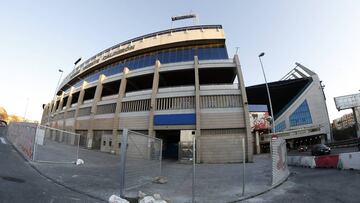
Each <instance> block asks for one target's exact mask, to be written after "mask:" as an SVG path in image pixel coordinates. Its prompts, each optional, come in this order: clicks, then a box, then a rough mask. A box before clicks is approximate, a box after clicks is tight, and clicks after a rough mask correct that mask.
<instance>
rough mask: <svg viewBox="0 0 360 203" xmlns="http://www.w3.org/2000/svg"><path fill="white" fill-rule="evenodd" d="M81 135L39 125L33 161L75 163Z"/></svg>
mask: <svg viewBox="0 0 360 203" xmlns="http://www.w3.org/2000/svg"><path fill="white" fill-rule="evenodd" d="M79 140H80V135H79V134H76V133H72V132H67V131H63V130H59V129H55V128H50V127H47V126H42V125H39V126H38V127H37V130H36V136H35V143H34V156H33V161H37V162H48V163H75V162H76V160H77V159H78V155H79Z"/></svg>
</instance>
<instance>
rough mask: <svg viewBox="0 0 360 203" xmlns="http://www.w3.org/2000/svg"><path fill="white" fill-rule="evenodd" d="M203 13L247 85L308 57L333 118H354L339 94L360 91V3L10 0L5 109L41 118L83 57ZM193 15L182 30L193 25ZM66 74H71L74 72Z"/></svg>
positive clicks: (1, 36)
mask: <svg viewBox="0 0 360 203" xmlns="http://www.w3.org/2000/svg"><path fill="white" fill-rule="evenodd" d="M190 11H193V12H195V13H197V14H198V15H199V19H200V24H222V25H223V27H224V29H225V35H226V38H227V41H226V44H227V48H228V52H229V55H230V56H232V55H233V54H234V53H235V47H240V48H239V52H238V53H239V56H240V60H241V64H242V68H243V74H244V79H245V84H246V85H254V84H258V83H263V78H262V75H261V68H260V64H259V61H258V58H257V56H258V54H259V53H260V52H265V53H266V55H265V56H264V58H263V62H264V67H265V69H266V73H267V77H268V80H269V81H275V80H279V79H280V78H281V77H282V76H283V75H285V74H286V73H287V72H288V71H289V70H290V69H292V68H294V67H295V62H299V63H301V64H303V65H305V66H306V67H308V68H310V69H312V70H314V71H315V72H316V73H318V75H319V76H320V79H321V80H323V81H324V84H325V85H326V87H325V94H326V96H327V99H328V100H327V104H328V108H329V114H330V118H331V120H332V119H334V118H336V117H338V116H340V115H342V114H344V113H345V112H348V111H344V112H338V111H337V110H336V108H335V104H334V101H333V97H335V96H340V95H344V94H352V93H357V92H358V91H359V90H360V80H359V76H360V64H359V56H358V55H359V53H360V1H355V0H353V1H351V0H337V1H335V0H317V1H314V0H297V1H295V0H294V1H286V0H283V1H267V0H262V1H261V0H252V1H240V0H238V1H209V0H207V1H200V0H198V1H190V0H179V1H169V0H167V1H165V0H163V1H156V0H153V1H145V0H144V1H135V0H132V1H120V0H118V1H110V0H107V1H100V0H98V1H95V0H87V1H85V0H83V1H81V0H77V1H70V0H62V1H55V0H47V1H36V0H34V1H15V0H14V1H2V2H1V7H0V25H1V28H0V70H1V84H2V89H1V96H0V106H4V107H5V108H6V109H7V111H8V113H10V114H18V115H20V116H23V115H24V113H25V107H26V103H27V99H28V100H29V105H28V110H27V114H26V115H27V116H26V117H27V118H29V119H37V120H40V118H41V113H42V109H41V105H42V104H43V103H46V102H48V101H50V99H51V98H52V97H53V95H54V91H55V86H56V83H57V80H58V78H59V73H58V72H57V70H58V69H59V68H62V69H63V70H64V71H65V75H66V74H67V73H69V72H70V71H71V70H72V68H73V62H74V61H75V60H76V59H77V58H79V57H80V56H82V57H83V58H85V59H87V58H89V57H91V56H93V55H94V54H96V53H98V52H100V51H102V50H103V49H106V48H108V47H110V46H112V45H114V44H116V43H119V42H122V41H125V40H127V39H130V38H133V37H136V36H139V35H143V34H147V33H150V32H155V31H159V30H163V29H168V28H170V26H171V21H170V17H171V16H173V15H179V14H185V13H189V12H190ZM191 24H192V21H184V22H177V23H175V26H185V25H191ZM65 75H64V76H65Z"/></svg>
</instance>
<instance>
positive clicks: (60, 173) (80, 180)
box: [33, 147, 271, 203]
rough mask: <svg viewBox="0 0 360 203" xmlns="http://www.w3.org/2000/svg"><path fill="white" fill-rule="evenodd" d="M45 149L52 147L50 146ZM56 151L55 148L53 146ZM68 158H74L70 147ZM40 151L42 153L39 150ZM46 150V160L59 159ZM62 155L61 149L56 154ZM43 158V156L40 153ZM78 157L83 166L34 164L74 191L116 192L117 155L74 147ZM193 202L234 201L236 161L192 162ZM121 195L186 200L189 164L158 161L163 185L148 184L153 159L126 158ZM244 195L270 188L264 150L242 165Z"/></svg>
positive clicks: (155, 166) (238, 185) (238, 187)
mask: <svg viewBox="0 0 360 203" xmlns="http://www.w3.org/2000/svg"><path fill="white" fill-rule="evenodd" d="M48 149H52V147H49V148H48ZM55 151H56V152H57V153H58V149H56V150H55ZM67 152H69V154H68V156H69V157H72V156H73V153H72V152H73V151H72V150H70V151H67ZM42 153H45V151H43V152H42ZM52 154H53V151H49V152H48V153H47V159H51V157H53V158H54V159H58V156H57V155H54V156H52ZM61 154H65V155H66V152H61ZM41 156H42V155H41ZM79 158H81V159H83V160H84V161H85V164H84V165H80V166H76V165H74V164H51V163H37V162H33V165H34V166H36V167H37V168H38V169H39V171H41V173H43V174H45V175H46V176H48V177H50V178H52V179H54V180H56V181H58V182H60V183H62V184H64V185H66V186H68V187H70V188H74V189H75V190H79V191H83V192H85V193H87V194H91V195H93V196H96V197H99V198H101V199H104V200H106V199H108V198H109V197H110V196H111V195H112V194H116V195H119V193H120V183H119V182H120V156H119V155H112V154H109V153H103V152H99V151H96V150H86V149H80V150H79ZM196 168H197V176H196V200H197V202H227V201H233V200H236V199H238V198H239V197H240V196H238V195H239V194H240V193H241V191H242V176H243V174H242V165H241V164H197V165H196ZM126 171H127V175H126V186H127V188H128V189H127V190H126V195H127V196H136V194H137V193H138V191H139V190H141V191H143V192H145V193H147V194H153V193H160V194H161V195H162V196H163V197H164V198H165V199H168V200H170V202H179V203H183V202H189V201H190V200H191V191H192V190H191V188H192V181H191V180H192V165H188V164H180V163H178V162H176V161H163V168H162V172H163V174H162V175H163V176H165V177H167V178H168V183H166V184H156V183H152V182H151V180H153V178H154V177H155V176H158V175H160V174H159V161H158V160H150V161H145V160H141V159H139V160H137V159H128V162H127V167H126ZM245 182H246V192H245V194H246V195H249V194H254V193H257V192H260V191H263V190H265V189H266V188H268V187H270V183H271V158H270V156H269V154H265V155H259V156H255V159H254V163H247V164H246V178H245Z"/></svg>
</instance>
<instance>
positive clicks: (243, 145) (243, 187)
mask: <svg viewBox="0 0 360 203" xmlns="http://www.w3.org/2000/svg"><path fill="white" fill-rule="evenodd" d="M241 144H242V151H243V178H242V179H243V183H242V185H243V186H242V196H244V195H245V139H244V138H242V140H241Z"/></svg>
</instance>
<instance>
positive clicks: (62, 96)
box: [57, 92, 65, 111]
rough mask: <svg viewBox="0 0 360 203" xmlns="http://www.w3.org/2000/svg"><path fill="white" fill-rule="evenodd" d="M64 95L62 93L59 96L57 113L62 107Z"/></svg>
mask: <svg viewBox="0 0 360 203" xmlns="http://www.w3.org/2000/svg"><path fill="white" fill-rule="evenodd" d="M64 95H65V93H64V92H62V93H61V96H60V103H59V106H58V109H57V110H58V111H61V110H62V107H63V104H64Z"/></svg>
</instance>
